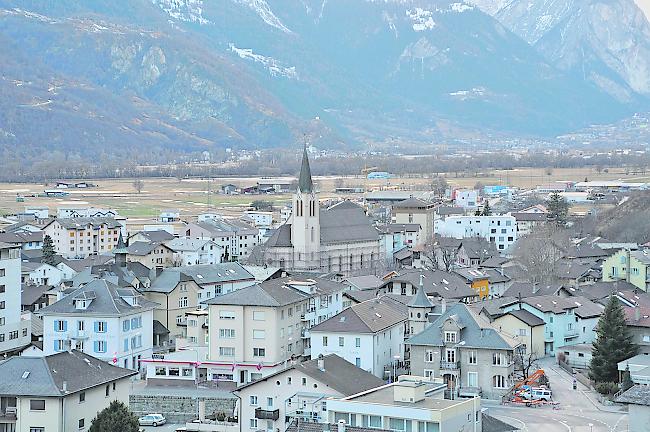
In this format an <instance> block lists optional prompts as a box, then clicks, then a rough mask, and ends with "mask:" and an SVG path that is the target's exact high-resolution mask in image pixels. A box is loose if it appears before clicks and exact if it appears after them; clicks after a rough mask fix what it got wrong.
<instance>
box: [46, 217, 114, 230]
mask: <svg viewBox="0 0 650 432" xmlns="http://www.w3.org/2000/svg"><path fill="white" fill-rule="evenodd" d="M54 221H56V222H58V223H60V224H61V226H63V227H64V228H66V229H85V228H86V227H87V226H89V225H91V226H98V225H106V226H107V227H108V228H110V229H112V228H121V227H122V225H121V224H120V223H119V222H118V221H116V220H115V219H113V218H108V217H81V218H59V219H52V221H50V223H48V224H47V225H50V224H51V223H52V222H54ZM47 225H46V226H47Z"/></svg>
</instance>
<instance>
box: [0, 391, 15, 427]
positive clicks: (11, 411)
mask: <svg viewBox="0 0 650 432" xmlns="http://www.w3.org/2000/svg"><path fill="white" fill-rule="evenodd" d="M16 413H17V411H16V398H14V397H2V398H0V423H13V422H15V421H16V420H17V415H16ZM10 430H11V429H10Z"/></svg>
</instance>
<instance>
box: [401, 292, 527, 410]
mask: <svg viewBox="0 0 650 432" xmlns="http://www.w3.org/2000/svg"><path fill="white" fill-rule="evenodd" d="M432 316H435V315H432ZM406 344H407V345H408V346H409V347H410V361H411V372H412V373H413V374H416V375H421V376H425V377H430V378H442V379H443V381H444V383H445V384H446V385H447V388H448V391H447V397H448V398H455V397H457V396H464V397H468V396H469V397H471V396H482V397H485V398H488V399H498V398H500V397H501V396H502V395H504V394H505V393H506V392H507V391H508V389H509V388H510V386H511V385H512V384H513V383H514V380H515V378H514V372H515V366H514V358H515V353H516V352H517V350H519V349H520V347H521V343H520V342H519V341H517V340H516V339H514V338H513V337H511V336H510V335H508V334H506V333H504V332H501V331H499V330H498V329H496V328H495V327H494V326H492V325H491V324H490V322H489V321H488V320H487V319H485V318H483V317H481V316H479V315H478V314H477V313H475V312H474V311H472V310H471V309H470V308H469V307H468V306H467V305H465V304H462V303H457V304H454V305H451V306H450V307H448V308H445V309H444V312H442V311H441V313H440V314H439V315H438V316H437V317H436V318H435V320H434V321H433V322H432V323H431V324H430V325H429V326H427V327H426V328H425V329H424V331H422V332H421V333H419V334H416V335H415V336H413V337H411V338H410V339H408V340H407V341H406Z"/></svg>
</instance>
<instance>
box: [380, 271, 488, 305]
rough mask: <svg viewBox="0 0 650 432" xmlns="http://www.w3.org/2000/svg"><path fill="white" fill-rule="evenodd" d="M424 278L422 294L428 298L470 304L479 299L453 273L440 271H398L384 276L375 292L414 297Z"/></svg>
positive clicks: (462, 280)
mask: <svg viewBox="0 0 650 432" xmlns="http://www.w3.org/2000/svg"><path fill="white" fill-rule="evenodd" d="M421 276H423V278H424V281H423V283H424V292H425V293H426V295H427V296H429V297H432V298H433V297H440V298H443V299H446V300H456V301H462V302H465V303H471V302H474V301H476V300H478V298H479V294H478V293H477V292H476V291H475V290H473V289H472V288H470V287H469V285H468V284H467V283H465V280H464V279H463V278H461V277H460V276H458V275H457V274H455V273H451V272H446V271H442V270H406V269H405V270H400V271H399V272H391V273H389V274H387V275H386V276H384V278H383V279H384V283H383V284H382V286H381V287H380V288H379V289H378V290H377V292H378V293H379V294H396V295H403V296H414V295H416V294H417V289H418V286H419V284H420V280H421Z"/></svg>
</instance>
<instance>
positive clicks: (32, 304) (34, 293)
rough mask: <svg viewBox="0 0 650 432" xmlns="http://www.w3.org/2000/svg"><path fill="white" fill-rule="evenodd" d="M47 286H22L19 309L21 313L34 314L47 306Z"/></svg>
mask: <svg viewBox="0 0 650 432" xmlns="http://www.w3.org/2000/svg"><path fill="white" fill-rule="evenodd" d="M50 288H51V287H50V286H48V285H22V292H21V295H20V303H21V305H20V307H21V311H22V312H36V311H38V310H39V309H43V308H44V307H45V306H47V305H48V304H49V300H48V295H47V291H48V290H49V289H50Z"/></svg>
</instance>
